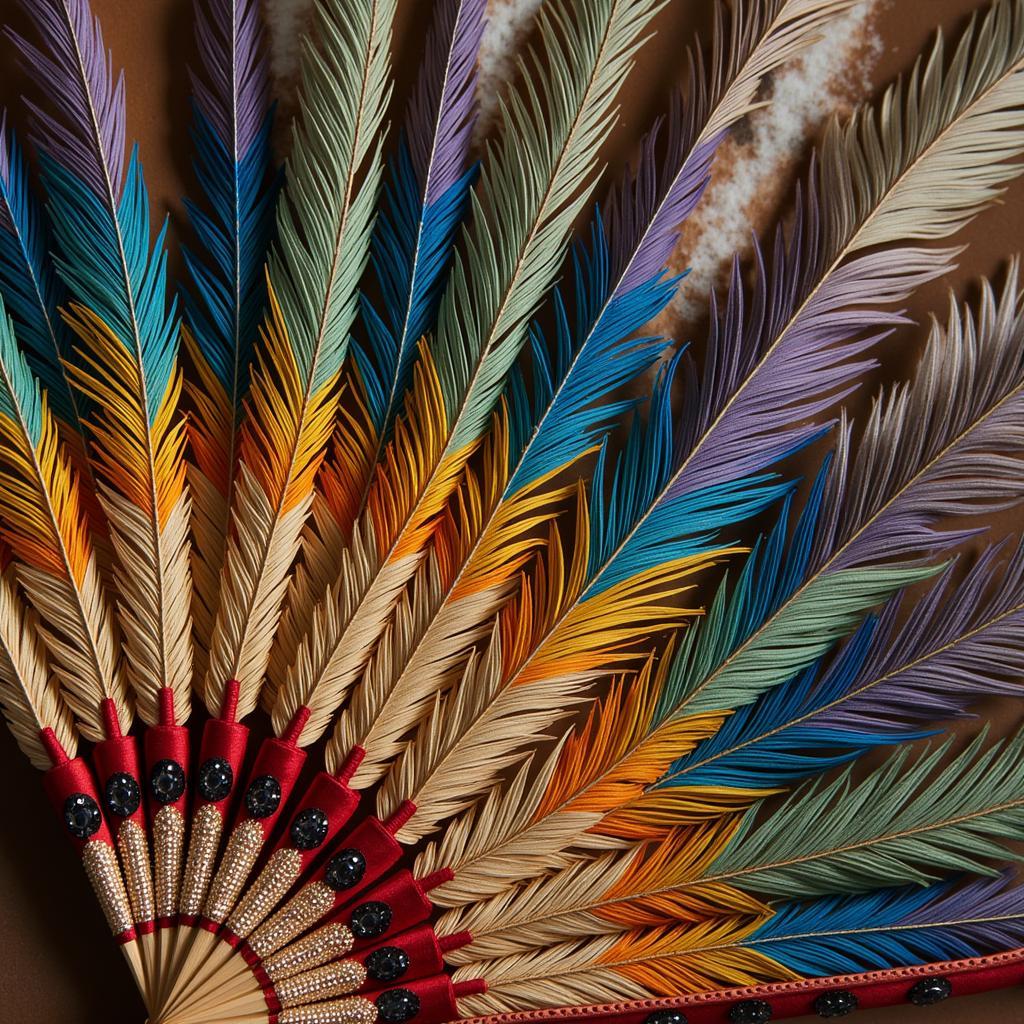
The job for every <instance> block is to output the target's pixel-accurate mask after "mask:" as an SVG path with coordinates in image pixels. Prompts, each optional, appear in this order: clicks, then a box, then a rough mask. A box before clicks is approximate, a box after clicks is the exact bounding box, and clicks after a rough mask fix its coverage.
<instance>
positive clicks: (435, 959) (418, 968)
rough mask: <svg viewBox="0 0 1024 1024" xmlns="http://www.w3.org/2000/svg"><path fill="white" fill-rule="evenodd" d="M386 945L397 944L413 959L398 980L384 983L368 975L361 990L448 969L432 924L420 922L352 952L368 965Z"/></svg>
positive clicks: (422, 976) (399, 982)
mask: <svg viewBox="0 0 1024 1024" xmlns="http://www.w3.org/2000/svg"><path fill="white" fill-rule="evenodd" d="M385 946H394V947H396V948H398V949H400V950H401V951H402V952H403V953H405V955H406V956H407V957H408V958H409V966H408V967H407V968H406V971H405V973H404V974H403V975H402V977H401V978H400V979H398V981H390V982H381V981H376V980H375V979H373V978H370V977H367V979H366V981H365V982H364V984H363V986H362V987H361V988H360V989H359V991H360V992H374V991H376V990H378V989H380V988H384V987H386V988H394V987H395V985H404V984H405V982H407V981H414V980H415V979H416V978H428V977H430V975H431V974H440V973H441V972H442V971H443V970H444V953H443V952H442V950H441V945H440V943H439V942H438V941H437V936H436V935H435V934H434V929H433V928H432V927H431V926H430V925H429V924H421V925H418V926H417V927H416V928H413V929H411V930H410V931H407V932H402V933H401V934H400V935H395V936H392V937H391V938H389V939H377V940H375V941H373V942H372V944H369V945H367V946H366V948H365V949H360V950H359V951H358V952H353V953H351V954H350V955H351V957H352V959H353V960H358V961H359V962H360V963H361V964H362V965H363V966H364V967H365V966H366V958H367V957H368V956H370V954H371V953H375V952H376V951H377V950H378V949H383V948H384V947H385Z"/></svg>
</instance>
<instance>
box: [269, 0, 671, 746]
mask: <svg viewBox="0 0 1024 1024" xmlns="http://www.w3.org/2000/svg"><path fill="white" fill-rule="evenodd" d="M658 6H660V0H632V2H630V0H601V2H600V3H597V4H588V5H578V6H575V7H572V8H571V9H570V7H569V6H568V5H567V4H563V3H558V4H556V5H555V6H553V7H551V8H547V9H545V12H544V13H543V14H542V15H541V34H542V36H543V38H544V47H545V50H546V51H547V52H548V53H550V54H552V58H553V59H552V60H551V61H550V62H549V63H548V64H547V65H538V66H537V67H536V69H535V72H534V73H535V74H536V75H537V76H539V78H538V83H539V84H538V85H537V86H536V89H535V91H533V90H531V91H530V92H529V94H528V95H526V96H524V97H518V98H516V99H514V100H512V101H511V102H510V104H509V106H508V107H507V108H506V110H505V115H504V116H505V121H506V124H505V135H504V139H503V141H502V142H501V143H499V145H498V146H497V147H496V148H495V149H494V150H492V151H491V153H490V154H489V158H488V159H487V160H486V161H485V162H484V165H483V169H482V173H481V186H480V192H479V196H478V197H475V198H474V203H473V220H472V222H471V226H470V227H469V228H467V230H466V232H465V252H464V253H460V254H458V255H457V256H456V259H455V264H454V266H453V269H452V274H451V278H450V280H449V283H448V286H447V288H446V290H445V293H444V297H443V298H442V300H441V307H440V312H439V315H438V328H437V336H436V338H435V340H434V343H433V344H432V345H430V346H429V348H427V347H425V348H424V349H423V356H422V357H421V359H420V362H419V364H418V368H417V371H416V374H417V377H418V381H419V382H418V383H415V382H414V385H413V390H412V392H411V393H410V396H409V399H408V400H407V403H406V406H405V411H404V415H403V417H402V428H401V429H397V428H396V433H395V437H394V440H393V441H392V442H391V444H390V445H389V446H388V448H387V450H386V451H385V453H384V456H383V459H382V462H381V464H380V469H379V470H378V472H377V476H376V478H375V480H374V484H373V487H372V488H371V490H370V493H369V497H368V501H367V510H366V513H365V520H366V521H365V523H363V524H361V525H358V526H357V528H356V538H357V539H360V538H361V550H358V551H355V550H354V551H353V553H352V556H351V559H352V560H360V559H362V560H366V559H369V558H370V557H371V554H370V550H369V544H368V538H369V537H370V536H371V530H372V537H373V540H374V543H375V551H374V552H373V555H372V557H374V558H375V559H376V561H377V563H378V565H379V566H380V571H379V572H378V573H375V574H373V575H372V576H371V575H368V576H366V577H365V582H364V585H363V586H362V588H361V589H360V591H359V592H358V593H356V594H355V595H353V594H352V593H350V592H349V591H348V589H347V588H345V587H344V586H342V585H338V586H336V587H335V588H334V591H333V592H334V594H335V595H337V594H344V601H343V604H340V603H339V602H338V600H337V597H336V598H335V603H336V607H335V608H334V609H332V610H331V611H330V612H327V613H323V614H317V615H315V616H314V619H313V622H314V627H315V625H316V624H318V623H321V622H325V621H329V620H330V621H332V622H334V623H335V624H336V628H333V629H331V630H329V631H328V632H326V633H322V632H319V631H318V630H317V629H316V628H313V629H312V630H309V631H307V633H306V636H305V638H304V639H303V641H302V643H301V645H300V647H299V650H298V654H297V658H296V662H295V666H294V667H293V669H292V671H291V672H290V673H289V676H288V678H287V680H286V682H285V684H284V686H283V687H282V688H281V692H280V695H279V697H278V704H277V707H276V708H275V711H274V716H275V719H277V720H278V721H281V720H282V719H283V718H284V709H285V708H286V707H288V706H290V705H291V704H295V703H305V704H307V705H308V704H310V702H313V703H314V704H315V705H317V707H316V708H315V709H314V714H315V716H316V719H317V721H318V722H321V723H323V724H324V725H326V722H327V721H328V720H329V716H330V712H333V711H334V710H335V708H336V707H337V704H338V702H339V701H340V699H342V698H343V697H344V695H345V694H346V693H347V691H348V689H349V688H350V687H351V686H352V685H353V684H354V683H355V681H356V679H357V678H358V675H359V674H360V672H361V671H362V670H363V668H364V667H365V665H366V662H367V660H368V659H369V657H370V655H371V654H372V653H373V650H374V648H375V646H376V644H377V642H378V640H379V638H380V636H381V634H382V632H383V630H384V628H385V626H386V624H387V621H388V619H389V618H390V616H391V613H392V611H393V609H394V607H395V605H396V603H397V601H398V598H399V596H400V594H401V591H402V589H403V588H404V587H405V585H406V584H407V583H408V582H409V580H410V579H411V578H412V577H413V575H414V574H415V572H416V569H417V567H418V566H419V564H420V563H421V561H422V559H423V556H424V549H425V546H426V544H427V541H428V540H429V538H430V536H431V534H432V532H433V529H434V525H433V521H434V519H435V517H436V516H437V514H438V513H439V512H440V511H441V510H442V509H443V507H444V506H445V504H446V503H447V501H448V499H449V498H450V497H451V495H452V493H453V491H454V490H455V488H456V487H457V485H458V481H459V479H460V477H461V475H462V471H463V468H464V466H465V464H466V462H467V460H468V459H469V457H470V456H471V455H472V454H473V453H474V452H475V451H476V450H477V449H478V447H479V444H480V441H481V439H482V435H483V433H484V432H485V429H486V427H487V426H488V425H489V423H490V417H491V412H492V409H493V407H494V405H495V403H496V402H497V400H498V397H499V395H500V391H501V388H502V386H503V383H504V380H505V376H506V374H507V372H508V369H509V367H510V366H511V363H512V361H513V360H514V359H515V357H516V355H517V354H518V352H519V349H520V347H521V346H522V344H523V341H524V340H525V337H526V330H527V325H528V319H529V317H530V315H531V314H532V313H533V311H534V309H535V307H536V305H537V303H538V302H539V300H540V298H541V296H542V294H543V292H544V291H545V290H546V288H547V287H548V286H549V284H550V282H551V279H552V277H553V276H554V273H555V271H556V269H557V265H558V262H559V260H560V258H561V255H562V252H563V251H564V247H565V243H566V240H567V235H568V232H569V229H570V226H571V224H572V221H573V219H574V217H575V216H576V214H577V213H578V212H579V211H580V209H581V207H582V204H583V202H584V201H585V199H586V196H587V194H588V192H589V190H590V188H592V187H593V177H594V174H593V172H594V165H595V162H596V157H597V148H598V146H599V145H600V143H601V141H602V140H603V139H604V138H605V136H606V135H607V133H608V131H609V130H610V127H611V125H612V123H613V120H614V115H613V111H612V106H613V102H614V97H615V94H616V92H617V89H618V86H619V84H620V83H621V81H622V79H623V78H624V77H625V74H626V72H627V71H628V70H629V68H630V66H631V63H632V55H633V53H634V52H635V50H636V48H637V47H638V46H639V44H640V42H641V40H642V33H643V31H644V28H645V26H646V25H647V23H648V22H649V20H650V18H651V17H652V16H653V14H654V12H655V11H656V10H657V8H658ZM567 51H568V52H571V53H572V54H573V55H574V56H573V59H572V60H571V61H569V60H562V59H559V58H557V57H555V56H554V55H556V54H561V53H563V52H567ZM523 146H526V147H527V149H528V150H529V151H530V152H531V154H534V155H535V159H531V160H530V161H529V162H526V163H524V162H523V161H522V160H521V159H520V150H521V148H522V147H523ZM347 561H348V560H346V562H347ZM338 627H340V628H338ZM317 735H318V731H317V730H306V731H305V732H304V735H303V741H304V742H312V741H313V740H315V739H316V738H317Z"/></svg>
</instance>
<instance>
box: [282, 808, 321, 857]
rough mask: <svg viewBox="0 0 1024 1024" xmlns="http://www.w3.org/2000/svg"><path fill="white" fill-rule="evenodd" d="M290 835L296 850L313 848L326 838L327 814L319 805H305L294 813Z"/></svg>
mask: <svg viewBox="0 0 1024 1024" xmlns="http://www.w3.org/2000/svg"><path fill="white" fill-rule="evenodd" d="M291 837H292V846H294V847H295V849H296V850H315V849H316V848H317V847H318V846H319V845H320V844H321V843H322V842H323V841H324V840H325V839H326V838H327V815H326V814H324V812H323V811H321V810H320V808H319V807H307V808H306V810H304V811H302V812H301V813H300V814H296V815H295V820H294V821H293V822H292V828H291Z"/></svg>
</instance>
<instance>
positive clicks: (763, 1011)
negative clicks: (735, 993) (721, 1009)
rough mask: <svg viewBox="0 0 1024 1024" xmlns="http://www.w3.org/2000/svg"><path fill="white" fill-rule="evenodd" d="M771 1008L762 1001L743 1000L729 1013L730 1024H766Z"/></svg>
mask: <svg viewBox="0 0 1024 1024" xmlns="http://www.w3.org/2000/svg"><path fill="white" fill-rule="evenodd" d="M771 1019H772V1008H771V1006H769V1005H768V1003H766V1002H765V1001H764V1000H763V999H744V1000H743V1002H742V1003H737V1004H736V1005H735V1006H734V1007H733V1008H732V1009H731V1010H730V1011H729V1020H730V1021H731V1024H767V1021H770V1020H771Z"/></svg>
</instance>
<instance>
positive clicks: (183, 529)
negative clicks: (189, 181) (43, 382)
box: [19, 0, 191, 723]
mask: <svg viewBox="0 0 1024 1024" xmlns="http://www.w3.org/2000/svg"><path fill="white" fill-rule="evenodd" d="M31 13H32V15H33V19H34V22H35V24H36V27H37V29H38V31H39V32H40V34H41V36H42V38H43V46H42V48H38V47H36V46H34V45H33V44H31V43H29V42H27V41H25V40H23V39H19V45H20V47H21V50H22V52H23V53H24V55H25V58H26V60H27V63H28V65H29V67H30V68H31V70H32V72H33V75H34V78H35V79H36V81H38V82H40V83H42V84H45V86H46V91H47V94H48V96H49V99H50V103H51V104H52V112H47V111H46V110H44V109H42V108H40V107H38V106H35V105H33V108H32V109H33V112H34V138H35V140H36V143H37V145H38V146H39V148H40V149H41V150H42V154H43V157H42V159H43V170H44V177H45V181H46V185H47V189H48V192H49V198H50V210H51V214H52V218H53V222H54V227H55V236H56V240H57V243H58V246H59V249H60V256H59V259H58V264H57V266H58V270H59V272H60V274H61V276H62V277H63V279H64V281H65V284H66V285H67V288H68V291H69V293H70V295H71V297H72V299H73V302H72V304H71V306H70V308H69V310H68V312H67V314H66V316H67V320H68V323H69V324H70V326H71V328H72V330H73V331H74V332H75V334H76V335H77V336H78V339H79V341H80V343H81V350H80V352H79V353H78V362H77V363H76V365H75V367H74V368H73V369H72V371H71V372H72V374H73V380H74V383H75V385H76V386H77V387H78V388H80V389H81V391H82V392H83V393H84V395H85V396H86V397H87V398H88V399H89V400H90V401H91V402H92V403H94V404H95V407H96V409H95V412H94V414H93V417H92V423H91V426H92V429H93V437H94V450H93V453H92V457H93V460H94V465H95V466H96V470H97V475H98V476H99V477H100V478H101V479H102V481H103V482H102V484H101V487H100V496H101V500H102V503H103V506H104V511H105V512H106V514H107V518H108V520H109V522H110V527H111V537H112V541H113V546H114V549H115V554H116V556H117V560H118V565H117V568H116V571H115V582H116V584H117V587H118V591H119V596H120V601H119V605H118V609H119V614H120V621H121V631H122V634H123V638H124V644H125V652H126V655H127V674H128V679H129V682H130V683H131V685H132V688H133V690H134V691H135V693H136V696H137V698H138V707H139V714H140V715H141V717H142V718H143V719H144V720H145V721H146V722H147V723H153V722H155V721H157V719H158V717H159V713H158V708H159V702H158V696H157V694H158V691H159V690H160V689H162V688H168V689H170V690H172V691H173V693H174V702H175V713H176V715H177V716H178V719H179V720H180V721H184V720H185V719H186V718H187V717H188V709H189V699H190V682H191V679H190V677H191V637H190V625H189V607H188V606H189V595H190V590H191V581H190V577H189V567H188V515H189V499H188V494H187V492H186V489H185V480H184V461H183V446H184V428H183V425H182V423H181V422H180V421H179V420H178V419H177V417H176V414H175V409H176V405H177V399H178V393H179V391H180V388H181V377H180V372H179V370H178V369H177V366H176V358H177V323H176V321H175V313H174V307H173V304H172V307H171V309H170V310H168V308H167V305H166V283H165V278H166V253H165V251H164V237H165V233H166V224H165V225H164V226H163V227H162V228H161V230H160V232H159V233H158V234H157V239H156V243H155V245H153V246H152V247H151V245H150V231H149V212H148V196H147V193H146V188H145V184H144V181H143V178H142V171H141V168H140V166H139V163H138V158H137V153H136V152H135V150H134V149H133V150H132V154H131V158H130V160H129V162H128V166H127V169H125V166H124V134H125V133H124V123H125V111H124V89H123V79H122V77H121V76H118V77H117V79H116V80H114V79H112V77H111V76H112V69H111V65H110V62H109V59H108V55H107V54H106V53H105V51H104V47H103V39H102V35H101V32H100V27H99V22H98V21H97V20H96V19H95V18H94V16H93V15H92V12H91V10H90V8H89V5H88V3H87V2H86V0H43V2H41V3H38V4H33V5H32V11H31Z"/></svg>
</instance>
